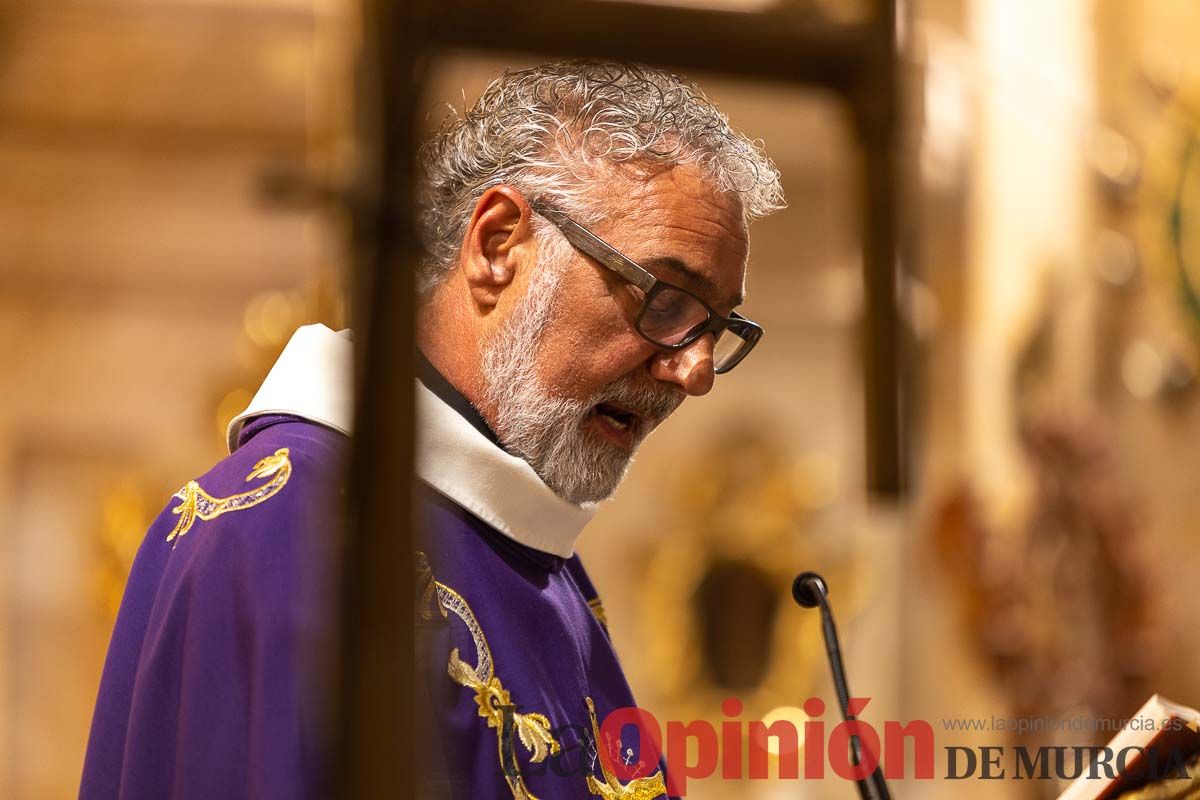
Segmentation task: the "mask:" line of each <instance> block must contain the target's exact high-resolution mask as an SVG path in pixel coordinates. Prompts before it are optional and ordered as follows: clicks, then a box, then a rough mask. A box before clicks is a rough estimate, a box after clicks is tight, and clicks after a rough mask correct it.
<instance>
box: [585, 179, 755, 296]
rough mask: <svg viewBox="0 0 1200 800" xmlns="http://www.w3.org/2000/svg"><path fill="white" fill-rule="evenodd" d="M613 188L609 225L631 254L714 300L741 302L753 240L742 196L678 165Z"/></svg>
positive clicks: (610, 190)
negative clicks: (745, 215)
mask: <svg viewBox="0 0 1200 800" xmlns="http://www.w3.org/2000/svg"><path fill="white" fill-rule="evenodd" d="M607 189H608V191H607V194H608V195H609V197H608V198H606V199H608V200H609V202H608V203H606V204H605V206H606V217H607V219H606V225H605V227H606V228H608V230H609V232H610V233H611V234H612V235H613V236H614V237H616V238H617V239H619V240H621V241H622V242H623V243H624V244H625V246H626V247H627V248H629V250H630V252H627V253H626V255H628V256H630V257H631V258H634V259H635V260H637V261H639V263H641V265H642V266H643V267H645V268H647V269H649V270H651V271H652V272H655V273H656V274H658V275H659V277H660V278H662V279H664V280H667V281H670V282H674V283H679V284H680V285H682V286H684V287H685V288H689V289H692V290H695V291H696V292H697V293H698V294H700V295H701V296H702V297H704V298H705V299H706V300H708V301H709V302H711V303H713V304H714V305H717V306H722V305H725V306H729V307H732V306H735V305H738V304H740V303H741V302H742V299H743V298H742V295H743V293H744V288H743V282H744V279H745V268H746V258H747V254H748V252H749V241H748V237H747V230H746V222H745V217H744V215H743V213H742V206H741V201H740V198H738V197H737V195H736V194H732V193H726V192H721V191H718V190H716V189H715V188H714V187H712V186H711V184H710V183H709V182H708V181H706V180H705V179H704V178H703V177H702V176H699V175H698V174H696V173H695V172H694V171H692V172H691V174H689V171H686V170H685V169H684V168H679V167H677V168H675V169H673V170H671V171H670V172H667V173H662V174H659V175H655V176H653V177H652V178H649V179H646V180H641V181H632V180H631V181H623V180H618V181H615V182H613V183H611V184H609V185H608V187H607Z"/></svg>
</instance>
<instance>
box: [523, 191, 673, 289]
mask: <svg viewBox="0 0 1200 800" xmlns="http://www.w3.org/2000/svg"><path fill="white" fill-rule="evenodd" d="M530 206H531V207H532V208H533V210H534V211H536V212H537V213H539V214H541V215H542V216H543V217H545V218H546V219H548V220H550V221H551V222H552V223H554V227H556V228H558V229H559V230H560V231H562V234H563V236H565V237H567V241H569V242H570V243H571V244H573V245H575V246H576V247H578V248H579V249H580V250H582V251H583V252H585V253H587V254H588V255H589V256H591V257H592V258H594V259H596V260H597V261H599V262H600V263H601V264H603V265H604V266H606V267H608V268H609V269H611V270H612V271H613V272H615V273H617V274H618V275H620V276H621V277H622V278H624V279H625V280H627V281H629V282H630V283H632V284H633V285H634V286H636V287H638V288H639V289H641V290H642V291H643V292H649V291H650V289H651V288H653V286H654V284H656V283H658V278H655V277H654V276H653V275H651V274H650V273H649V272H647V271H646V270H644V269H642V268H641V267H639V266H638V265H637V263H636V262H635V261H634V260H633V259H631V258H629V257H628V256H626V255H625V254H624V253H622V252H621V251H620V250H618V249H617V248H615V247H613V246H612V245H610V244H609V243H608V242H605V241H604V240H603V239H601V238H600V237H598V236H596V235H595V234H594V233H592V232H591V231H589V230H588V229H587V228H585V227H583V226H582V225H580V224H579V223H578V222H576V221H575V220H573V219H571V218H570V217H568V216H567V215H566V214H564V213H563V212H561V211H558V210H557V209H553V208H549V207H547V206H546V205H545V204H543V203H541V202H533V203H530Z"/></svg>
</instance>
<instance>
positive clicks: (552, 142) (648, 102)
mask: <svg viewBox="0 0 1200 800" xmlns="http://www.w3.org/2000/svg"><path fill="white" fill-rule="evenodd" d="M421 161H422V167H423V171H424V176H423V177H424V184H423V186H422V189H423V191H422V192H421V197H420V204H421V229H422V235H423V238H424V240H425V246H426V248H427V251H428V256H427V257H426V259H425V261H424V263H423V264H422V266H421V274H420V275H419V284H420V287H419V288H420V289H421V290H422V291H424V290H428V289H430V288H432V287H433V286H435V285H437V284H438V283H439V282H440V281H441V280H442V278H443V277H445V275H446V274H448V273H449V271H450V270H452V269H453V268H454V266H455V264H456V263H457V260H458V255H459V250H460V247H461V245H462V239H463V236H464V235H465V234H466V227H467V223H468V222H469V221H470V217H471V213H472V211H473V210H474V207H475V204H476V203H477V202H478V200H479V198H480V197H481V196H482V195H483V193H484V192H485V191H486V190H487V189H488V188H490V187H492V186H496V185H499V184H508V185H510V186H513V187H515V188H516V189H518V190H519V191H520V192H521V193H523V194H524V195H525V196H526V197H527V198H529V199H533V198H536V197H541V198H545V199H546V200H547V201H548V202H550V203H552V204H554V205H555V206H556V207H558V208H561V209H562V210H564V211H567V212H568V213H571V214H572V215H574V216H577V217H578V218H579V219H580V220H581V221H588V222H595V221H596V220H598V219H599V218H601V217H602V216H603V209H600V208H597V207H596V206H595V204H594V203H592V202H591V198H590V197H589V195H588V188H589V186H590V185H594V181H595V180H596V179H597V178H599V177H601V175H602V172H601V170H602V169H603V168H605V167H610V168H611V167H613V166H619V165H628V166H630V167H633V168H635V169H650V170H654V169H668V168H670V167H672V166H675V165H678V164H691V165H696V166H698V167H700V168H701V169H702V170H703V172H704V174H705V175H706V176H707V177H708V178H709V179H710V180H711V181H712V183H713V186H714V188H715V189H716V190H717V191H719V192H728V193H734V194H737V195H738V196H739V198H740V199H741V203H742V209H743V214H744V216H745V218H746V220H747V221H750V220H752V219H756V218H758V217H762V216H765V215H767V214H769V213H771V212H772V211H776V210H778V209H780V208H783V207H784V198H783V189H782V187H781V186H780V184H779V170H778V169H776V168H775V165H774V163H772V161H771V160H770V159H769V158H768V157H767V156H766V154H765V153H764V152H763V149H762V144H761V142H759V141H752V140H750V139H748V138H746V137H745V136H743V135H742V134H740V133H738V132H737V131H735V130H733V129H732V128H731V127H730V126H729V120H728V119H727V118H726V117H725V115H724V114H722V113H721V112H720V111H718V110H717V108H716V106H714V105H713V104H712V102H711V101H710V100H709V99H708V97H706V96H705V94H704V92H703V91H701V89H700V87H698V86H696V84H694V83H692V82H690V81H687V80H684V79H683V78H680V77H679V76H677V75H673V74H671V73H669V72H665V71H663V70H660V69H654V68H652V67H647V66H643V65H639V64H624V63H617V62H588V61H560V62H555V63H552V64H546V65H543V66H540V67H535V68H533V69H526V70H521V71H519V72H505V73H504V74H503V75H502V76H500V77H499V78H496V79H495V80H494V81H492V82H491V84H489V85H488V87H487V89H485V90H484V92H483V94H482V95H481V96H480V98H479V100H477V101H476V102H475V104H474V105H473V106H471V107H470V108H469V109H467V110H465V111H464V112H463V113H462V114H461V115H457V114H455V115H451V117H450V118H449V119H448V120H447V121H446V122H445V123H444V124H443V125H442V127H441V129H440V130H439V131H438V132H437V133H436V134H435V135H434V136H433V137H432V138H431V139H430V140H429V141H428V142H427V143H426V145H425V147H424V148H423V149H422V153H421ZM534 231H535V235H538V236H539V238H544V237H545V236H547V235H548V232H549V228H548V227H547V226H546V225H545V224H544V221H543V220H540V218H539V219H536V220H535V227H534Z"/></svg>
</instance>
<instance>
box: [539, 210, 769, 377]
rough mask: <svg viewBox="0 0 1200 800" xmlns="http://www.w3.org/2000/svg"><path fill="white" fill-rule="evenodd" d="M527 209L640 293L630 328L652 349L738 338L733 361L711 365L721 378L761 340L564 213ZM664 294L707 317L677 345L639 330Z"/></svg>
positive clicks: (754, 328)
mask: <svg viewBox="0 0 1200 800" xmlns="http://www.w3.org/2000/svg"><path fill="white" fill-rule="evenodd" d="M529 205H530V207H531V208H532V209H533V210H534V211H535V212H537V213H538V214H540V215H541V216H543V217H545V218H546V219H548V220H550V222H551V223H553V224H554V227H556V228H558V229H559V231H561V232H562V234H563V236H565V237H566V239H567V241H568V242H570V243H571V245H572V246H573V247H575V248H577V249H578V250H581V251H582V252H583V253H585V254H586V255H588V256H591V257H592V258H593V259H595V260H596V261H598V262H600V264H601V265H602V266H604V267H607V268H608V269H610V270H612V271H613V272H615V273H617V274H618V275H620V276H621V277H622V278H624V279H625V280H627V281H629V283H631V284H633V285H634V286H636V287H637V288H638V289H640V290H641V291H642V294H643V295H644V296H643V298H642V306H641V308H640V309H638V314H637V319H636V320H635V322H634V327H635V328H636V329H637V332H638V334H639V335H641V337H642V338H643V339H645V340H646V341H648V342H650V343H651V344H652V345H654V346H655V347H661V348H663V349H664V350H672V351H675V350H682V349H684V348H685V347H687V346H689V345H691V344H692V343H693V342H695V341H696V340H697V339H699V338H700V337H701V336H703V335H705V334H706V333H711V334H713V341H714V343H715V342H716V340H717V339H720V338H721V334H722V333H724V332H725V331H726V329H728V330H729V331H731V332H732V333H733V334H734V335H736V336H737V337H739V338H740V339H741V340H742V342H743V343H742V345H741V346H740V349H739V350H737V351H735V352H734V356H733V358H732V359H731V360H730V361H729V362H728V363H726V364H723V365H722V366H721V367H720V369H718V368H717V367H716V365H715V364H714V365H713V372H714V373H716V374H717V375H723V374H725V373H726V372H729V371H730V370H732V369H733V368H734V367H736V366H737V365H738V364H740V363H741V362H742V360H743V359H745V358H746V356H748V355H749V354H750V351H751V350H753V349H754V346H755V345H757V344H758V341H759V340H760V339H762V336H763V329H762V326H761V325H758V324H757V323H755V322H751V321H750V320H748V319H746V318H745V317H743V316H742V315H741V314H739V313H737V312H736V311H731V312H730V313H729V316H728V317H723V316H721V315H720V314H718V313H717V312H716V311H714V310H713V308H712V306H710V305H709V304H708V303H706V302H704V301H703V300H702V299H700V298H699V297H697V296H696V295H695V294H693V293H692V292H689V291H688V290H687V289H684V288H682V287H680V286H676V285H675V284H673V283H668V282H667V281H663V280H659V279H658V278H656V277H655V276H654V275H653V273H651V272H650V271H649V270H647V269H646V268H645V267H643V266H641V265H640V264H638V263H637V262H636V261H634V260H633V259H632V258H630V257H629V256H627V255H625V254H624V253H622V252H621V251H620V250H618V249H617V248H615V247H613V246H612V245H611V244H609V243H608V242H606V241H604V240H603V239H601V238H600V237H599V236H597V235H596V234H594V233H592V232H591V231H590V230H588V229H587V228H585V227H584V226H583V225H580V224H579V223H578V222H576V221H575V220H573V219H571V217H570V216H568V215H567V214H566V213H564V212H562V211H559V210H558V209H556V208H551V207H550V206H548V205H546V203H545V202H543V201H541V200H534V201H532V202H531V203H530V204H529ZM665 290H671V291H675V292H680V293H681V294H685V295H687V296H688V297H690V298H692V299H693V300H695V301H696V302H697V303H699V304H700V305H701V307H702V308H704V310H705V311H706V312H707V313H708V319H707V321H705V322H703V323H698V324H697V325H696V326H695V327H694V328H692V329H691V330H690V331H689V332H688V333H687V334H686V335H685V336H684V338H683V339H682V340H681V341H679V342H676V343H674V344H670V343H667V342H662V341H659V340H658V339H655V338H653V337H651V336H649V335H647V334H646V332H645V331H644V330H643V329H642V318H643V317H644V316H645V315H646V310H647V309H648V308H649V307H650V304H651V302H653V300H654V298H655V297H656V296H657V295H658V294H659V293H660V292H663V291H665Z"/></svg>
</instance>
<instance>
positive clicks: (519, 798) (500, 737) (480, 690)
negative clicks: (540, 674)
mask: <svg viewBox="0 0 1200 800" xmlns="http://www.w3.org/2000/svg"><path fill="white" fill-rule="evenodd" d="M428 563H429V562H428V559H426V558H425V554H424V553H418V554H417V566H418V571H420V570H421V569H422V564H423V565H424V567H425V568H428ZM430 575H431V576H432V571H430ZM432 585H433V586H434V587H435V588H436V590H437V600H438V601H439V606H440V607H441V609H442V613H443V614H445V613H446V611H447V610H449V611H451V612H453V613H454V615H455V616H456V617H458V618H459V619H461V620H462V621H463V624H464V625H466V626H467V630H468V631H469V632H470V634H471V640H472V641H473V642H474V643H475V654H476V664H475V666H474V667H472V666H470V665H469V664H467V663H466V662H465V661H463V660H462V658H461V657H460V656H459V652H458V648H457V647H456V648H454V649H453V650H451V651H450V661H449V663H448V664H447V671H448V672H449V674H450V677H451V678H452V679H453V680H454V681H455V683H458V684H460V685H462V686H465V687H467V688H468V689H471V690H472V691H474V692H475V705H477V706H478V707H479V716H480V717H482V718H483V719H484V720H485V721H486V722H487V726H488V727H489V728H494V729H495V730H496V750H497V754H498V755H499V758H500V768H501V771H502V772H503V773H504V779H505V781H506V782H507V783H508V788H509V789H510V790H511V791H512V793H513V797H514V798H515V800H537V798H536V797H535V796H534V795H533V793H532V792H530V791H529V788H528V787H527V786H526V785H525V778H524V777H523V776H522V775H521V768H520V766H519V765H518V764H517V753H516V747H515V745H514V744H513V741H512V735H511V734H512V732H513V731H516V733H517V737H518V738H519V739H520V740H521V744H523V745H524V746H525V749H526V750H528V751H529V754H530V755H529V760H530V761H531V762H533V763H535V764H536V763H539V762H541V761H543V760H545V758H546V756H548V755H557V754H558V753H559V751H560V750H561V746H560V745H559V743H558V741H557V740H555V738H554V734H552V733H551V732H550V729H551V725H550V720H549V718H547V717H546V715H545V714H536V713H530V714H520V713H517V711H516V707H515V703H513V701H512V696H511V695H510V694H509V693H508V690H507V689H505V688H504V685H503V684H501V682H500V679H499V678H498V677H496V675H495V671H494V666H493V663H492V650H491V648H490V647H488V643H487V637H485V636H484V635H483V629H482V628H481V627H480V626H479V621H478V620H476V619H475V613H474V612H473V611H472V610H471V606H470V605H469V604H468V603H467V601H466V600H465V599H463V596H462V595H460V594H459V593H458V592H456V591H454V590H453V589H451V588H450V587H449V586H447V585H446V584H444V583H441V582H439V581H436V580H435V581H433V582H432ZM422 613H424V612H422ZM431 617H432V613H430V616H429V617H425V618H426V619H429V618H431ZM506 717H507V719H506Z"/></svg>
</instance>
